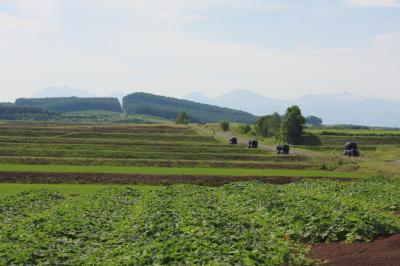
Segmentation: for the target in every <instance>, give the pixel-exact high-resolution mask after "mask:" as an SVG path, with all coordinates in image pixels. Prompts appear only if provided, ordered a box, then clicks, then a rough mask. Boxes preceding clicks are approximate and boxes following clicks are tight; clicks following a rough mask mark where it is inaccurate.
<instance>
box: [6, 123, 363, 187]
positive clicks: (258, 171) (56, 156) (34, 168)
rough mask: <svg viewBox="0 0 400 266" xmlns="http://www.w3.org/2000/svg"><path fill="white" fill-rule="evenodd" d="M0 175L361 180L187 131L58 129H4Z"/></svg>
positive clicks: (94, 127)
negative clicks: (264, 177) (84, 174)
mask: <svg viewBox="0 0 400 266" xmlns="http://www.w3.org/2000/svg"><path fill="white" fill-rule="evenodd" d="M0 172H2V173H5V172H7V176H6V175H5V174H3V177H4V178H3V181H5V180H7V181H10V173H15V176H18V177H20V176H21V173H35V175H34V176H36V177H38V176H39V174H38V173H44V174H45V175H44V176H46V177H48V174H50V173H53V174H54V178H55V179H56V178H57V176H60V175H56V173H58V174H70V175H73V174H78V173H79V174H82V173H91V174H123V175H124V176H123V178H124V180H126V176H125V175H134V176H135V178H136V179H135V180H137V176H138V175H146V176H149V175H150V176H158V177H162V176H167V175H168V176H174V175H175V176H178V175H179V176H225V177H228V176H231V177H235V176H241V177H256V176H257V177H262V176H271V177H318V178H319V177H335V178H357V177H362V176H354V175H352V174H349V173H340V172H330V171H320V170H319V165H318V164H317V163H315V162H314V161H312V160H311V159H310V158H307V157H304V156H294V155H291V156H277V155H276V154H274V153H272V152H271V151H267V150H264V149H248V148H247V147H245V146H241V145H229V144H227V143H222V142H221V141H218V140H217V139H216V138H214V137H213V136H210V135H202V134H199V133H197V132H196V131H195V130H193V129H192V128H190V127H187V126H174V125H106V124H104V125H101V124H100V125H94V124H93V125H90V124H82V125H79V124H71V125H67V124H58V123H47V124H35V123H27V124H24V123H15V124H12V123H7V124H2V125H0ZM0 175H1V174H0ZM5 176H6V177H5ZM32 176H33V175H32ZM77 176H78V175H77ZM91 176H93V175H91ZM0 177H1V176H0ZM63 178H65V175H63ZM19 180H20V179H19ZM30 180H31V179H30ZM38 180H41V179H38ZM47 180H48V179H47ZM63 180H64V179H63ZM73 180H75V181H76V179H73ZM85 180H86V181H87V180H88V179H85ZM102 180H103V179H102ZM0 181H1V179H0ZM16 181H18V180H16ZM25 181H26V180H25ZM86 181H85V182H86ZM135 183H136V181H135Z"/></svg>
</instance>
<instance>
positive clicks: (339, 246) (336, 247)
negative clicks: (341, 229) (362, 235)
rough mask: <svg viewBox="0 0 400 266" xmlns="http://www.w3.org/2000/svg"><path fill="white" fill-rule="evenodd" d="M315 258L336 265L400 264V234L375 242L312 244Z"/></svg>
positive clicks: (389, 265)
mask: <svg viewBox="0 0 400 266" xmlns="http://www.w3.org/2000/svg"><path fill="white" fill-rule="evenodd" d="M311 255H312V257H313V258H315V259H318V260H321V261H328V262H327V264H323V265H334V266H366V265H368V266H375V265H376V266H378V265H379V266H398V265H400V234H397V235H394V236H391V237H387V238H382V239H378V240H375V241H373V242H357V243H352V244H345V243H328V244H324V243H318V244H314V245H313V246H312V252H311Z"/></svg>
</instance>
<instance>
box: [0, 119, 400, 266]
mask: <svg viewBox="0 0 400 266" xmlns="http://www.w3.org/2000/svg"><path fill="white" fill-rule="evenodd" d="M315 154H317V153H315ZM321 162H333V163H334V164H337V158H336V157H335V158H334V157H329V156H328V157H326V156H321V157H318V158H312V157H311V156H305V155H284V156H277V155H276V154H275V153H273V152H272V151H269V150H267V149H248V148H247V147H244V146H241V145H237V146H236V145H229V144H227V143H226V140H222V139H218V137H217V136H212V135H210V134H206V133H204V132H203V133H201V132H200V133H199V132H197V131H195V130H194V129H193V128H191V127H188V126H174V125H106V124H104V125H94V124H61V123H48V124H43V123H3V124H0V181H1V183H2V184H0V198H1V202H0V265H12V264H17V265H18V264H64V265H94V264H95V265H110V264H111V265H154V264H158V265H177V264H203V265H204V264H208V265H210V264H211V265H227V264H229V265H232V264H241V265H257V264H261V265H313V264H315V263H320V262H322V260H325V259H326V257H325V256H324V254H325V253H326V251H324V250H326V249H327V248H330V246H329V244H322V243H325V242H334V243H336V242H339V241H346V243H351V242H354V241H372V240H375V239H377V238H379V237H382V236H390V235H394V237H395V239H397V238H396V237H397V236H398V233H399V232H400V218H399V216H398V213H399V211H400V183H399V179H391V178H385V177H371V175H370V174H368V173H364V174H363V173H359V172H356V173H355V172H353V171H340V169H339V170H335V171H334V170H332V169H325V170H324V169H321V167H320V164H321ZM354 163H358V162H355V161H353V160H344V161H343V162H342V163H341V164H340V165H341V167H352V166H354ZM338 165H339V164H338ZM339 168H340V167H339ZM243 181H251V182H243ZM260 181H261V182H260ZM294 181H296V182H294ZM343 181H346V182H343ZM276 184H280V185H276ZM200 185H201V186H200ZM394 241H397V240H394ZM373 243H375V242H372V243H371V244H373ZM321 245H322V246H321ZM348 246H349V247H351V245H350V244H348ZM392 246H394V247H395V245H392ZM315 247H318V248H315ZM364 249H365V250H368V252H367V253H368V254H370V255H371V256H374V254H375V253H374V250H373V249H371V248H370V247H369V246H367V247H365V248H364ZM385 252H387V253H388V254H389V253H390V254H391V255H390V256H389V257H388V258H393V257H394V258H398V257H399V256H397V255H396V254H397V253H396V252H397V251H395V250H392V249H390V248H388V249H387V250H386V251H385ZM375 257H377V258H379V256H378V255H377V256H375ZM328 259H334V257H328ZM350 262H351V259H350Z"/></svg>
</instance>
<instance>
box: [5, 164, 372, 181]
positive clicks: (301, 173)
mask: <svg viewBox="0 0 400 266" xmlns="http://www.w3.org/2000/svg"><path fill="white" fill-rule="evenodd" d="M0 172H46V173H108V174H111V173H114V174H144V175H207V176H209V175H211V176H298V177H343V178H346V177H347V178H357V177H358V178H361V177H366V176H365V175H358V176H357V175H354V174H353V173H341V172H333V173H332V172H329V171H321V170H287V169H284V170H276V169H240V168H239V169H224V168H220V169H218V168H170V167H111V166H70V165H13V164H8V165H0Z"/></svg>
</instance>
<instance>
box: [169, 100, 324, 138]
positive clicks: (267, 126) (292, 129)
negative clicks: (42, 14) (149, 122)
mask: <svg viewBox="0 0 400 266" xmlns="http://www.w3.org/2000/svg"><path fill="white" fill-rule="evenodd" d="M175 123H176V124H188V123H189V116H188V115H187V114H186V112H181V113H179V114H178V115H177V117H176V120H175ZM306 123H307V124H311V125H314V126H320V125H321V124H322V119H320V118H318V117H316V116H309V117H307V118H305V117H304V116H303V115H302V113H301V110H300V107H298V106H297V105H294V106H291V107H289V108H288V109H287V110H286V113H285V115H284V116H281V115H280V114H278V113H277V112H275V113H273V114H272V115H266V116H261V117H259V118H258V119H257V121H256V123H255V125H254V129H255V131H256V133H257V134H258V135H260V136H263V137H266V138H277V139H281V140H283V141H285V142H287V143H289V144H299V143H300V142H301V138H302V136H303V130H304V126H305V124H306ZM220 127H221V129H222V130H223V131H228V130H229V122H228V121H227V120H222V121H221V122H220ZM238 130H239V132H240V133H242V134H247V133H249V132H250V131H251V130H252V128H251V126H250V125H249V124H245V125H240V126H239V128H238Z"/></svg>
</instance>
